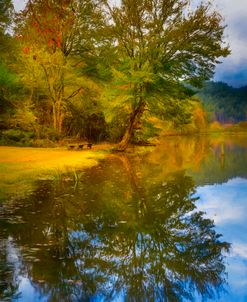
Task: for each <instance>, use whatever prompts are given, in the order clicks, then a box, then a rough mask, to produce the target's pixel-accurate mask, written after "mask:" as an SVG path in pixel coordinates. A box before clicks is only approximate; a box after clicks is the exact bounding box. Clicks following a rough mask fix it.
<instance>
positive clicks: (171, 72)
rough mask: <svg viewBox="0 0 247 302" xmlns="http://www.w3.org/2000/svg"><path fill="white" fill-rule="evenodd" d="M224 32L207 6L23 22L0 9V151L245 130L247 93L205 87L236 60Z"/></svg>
mask: <svg viewBox="0 0 247 302" xmlns="http://www.w3.org/2000/svg"><path fill="white" fill-rule="evenodd" d="M224 28H225V24H224V22H223V18H222V16H221V15H220V14H219V13H218V12H216V11H214V10H213V9H212V7H211V4H210V3H202V4H199V5H198V6H197V7H195V8H191V7H190V6H189V1H187V0H179V1H175V0H169V1H162V0H149V1H140V0H135V1H130V0H123V1H122V2H121V3H119V4H118V5H115V6H114V5H113V4H112V2H111V1H107V0H85V1H77V0H61V1H57V0H29V1H27V3H26V7H25V8H24V10H22V11H19V12H15V11H14V7H13V3H12V1H11V0H0V45H1V48H0V102H1V106H0V144H1V145H13V144H15V145H20V146H22V145H23V146H37V147H46V146H54V145H55V144H57V143H58V142H61V141H64V140H66V139H71V140H72V139H74V140H77V141H87V142H101V141H108V142H112V143H117V144H118V149H119V150H125V149H126V147H127V146H128V144H129V143H130V142H131V143H139V144H141V143H143V142H144V143H145V142H148V141H150V139H152V138H153V137H156V136H157V135H159V134H160V133H174V131H175V132H179V133H182V132H183V131H185V132H186V131H187V132H198V131H205V129H207V127H208V123H210V122H211V121H218V122H221V123H225V122H231V123H235V122H239V121H244V120H245V119H246V88H243V89H234V88H231V87H229V86H227V85H226V84H223V83H218V84H217V83H213V82H208V80H210V79H211V78H212V76H213V73H214V69H215V66H216V65H217V64H218V63H219V62H220V59H221V58H222V57H226V56H227V55H229V54H230V49H229V46H228V45H227V44H226V43H225V42H224ZM203 86H204V88H203V89H202V90H201V88H202V87H203ZM201 100H202V101H201ZM226 104H227V105H226ZM243 108H244V112H243Z"/></svg>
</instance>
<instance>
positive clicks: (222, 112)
mask: <svg viewBox="0 0 247 302" xmlns="http://www.w3.org/2000/svg"><path fill="white" fill-rule="evenodd" d="M197 96H199V98H200V99H201V101H202V103H203V105H204V107H205V110H206V111H207V112H208V113H209V117H210V119H211V121H219V122H221V123H236V122H240V121H245V120H247V86H244V87H241V88H233V87H231V86H229V85H227V84H226V83H222V82H206V83H205V85H204V88H203V89H202V90H200V91H199V92H198V93H197Z"/></svg>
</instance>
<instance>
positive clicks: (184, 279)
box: [0, 157, 229, 302]
mask: <svg viewBox="0 0 247 302" xmlns="http://www.w3.org/2000/svg"><path fill="white" fill-rule="evenodd" d="M137 174H138V173H136V171H135V170H134V167H133V165H131V164H130V162H129V159H128V158H126V157H117V158H113V159H109V160H106V161H105V162H102V164H101V165H99V166H98V167H96V168H93V169H91V170H89V171H88V172H87V173H86V174H85V176H84V177H83V179H82V180H81V182H80V183H79V184H78V185H77V187H76V188H75V187H74V186H73V185H72V183H71V182H70V181H61V182H57V183H53V182H51V181H47V182H39V183H37V184H36V189H35V191H34V192H33V193H32V194H31V195H30V196H29V197H28V198H27V199H25V200H22V201H19V203H22V205H26V206H25V207H22V206H20V205H18V206H16V207H14V206H13V205H12V210H11V211H10V210H9V208H8V205H7V204H6V210H5V212H6V214H5V216H4V219H1V220H0V221H1V222H0V223H1V226H2V225H3V221H5V222H4V224H5V229H6V230H7V231H6V234H5V235H4V236H3V237H4V238H3V239H2V242H3V240H5V241H6V240H7V241H8V240H9V238H13V241H14V244H15V246H16V247H18V249H19V253H20V255H21V256H20V257H19V258H18V259H19V260H18V261H19V264H18V272H17V269H16V266H12V276H10V275H8V280H10V281H9V283H11V280H12V281H14V283H13V282H12V287H13V288H15V287H16V274H17V273H18V275H19V276H27V277H28V278H29V280H30V282H31V283H32V285H33V287H34V288H35V289H36V290H37V291H39V293H40V296H41V297H42V296H43V297H46V300H47V301H89V299H97V301H101V300H104V301H113V300H114V299H115V298H116V297H119V296H121V297H122V298H123V300H126V301H138V302H139V301H184V300H186V299H187V300H189V301H191V300H193V297H194V295H195V293H196V294H199V295H201V296H202V297H203V298H212V297H213V296H214V295H215V294H218V293H219V292H220V290H221V289H222V288H223V285H224V282H225V266H224V261H223V260H224V257H223V252H224V251H228V249H229V244H228V243H226V242H222V241H221V240H220V235H219V234H217V233H216V232H215V230H214V225H213V222H212V221H211V220H208V219H205V218H204V217H203V213H201V212H198V211H196V205H195V203H196V201H197V198H196V197H195V196H194V193H195V186H194V182H193V179H192V178H191V177H189V176H186V175H185V173H184V172H177V173H173V174H170V175H168V176H167V177H166V179H164V180H163V181H162V182H159V183H158V182H152V180H150V179H149V180H147V179H145V180H144V179H142V178H141V177H140V176H138V175H137ZM17 204H18V203H17ZM5 212H4V211H3V213H5ZM10 217H11V218H10ZM15 217H19V218H18V219H20V217H21V222H22V223H17V224H12V223H10V221H8V219H12V220H13V219H14V218H15ZM0 256H1V257H2V258H3V257H6V254H4V252H1V254H0ZM3 263H4V261H1V262H0V265H1V267H0V271H1V274H3V273H4V270H5V269H6V267H4V264H3ZM5 263H6V265H9V264H8V263H7V261H5ZM10 272H11V269H9V268H8V274H10ZM1 291H2V294H0V299H4V295H5V298H6V291H5V294H3V288H1ZM17 292H18V290H17ZM6 301H7V300H6ZM18 301H22V300H21V299H20V300H18Z"/></svg>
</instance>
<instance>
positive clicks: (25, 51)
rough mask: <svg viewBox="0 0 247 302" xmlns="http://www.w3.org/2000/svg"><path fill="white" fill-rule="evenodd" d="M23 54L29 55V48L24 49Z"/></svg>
mask: <svg viewBox="0 0 247 302" xmlns="http://www.w3.org/2000/svg"><path fill="white" fill-rule="evenodd" d="M23 52H24V54H25V55H28V54H29V53H30V48H29V47H24V48H23Z"/></svg>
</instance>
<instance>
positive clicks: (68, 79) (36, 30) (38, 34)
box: [17, 0, 100, 133]
mask: <svg viewBox="0 0 247 302" xmlns="http://www.w3.org/2000/svg"><path fill="white" fill-rule="evenodd" d="M99 18H100V14H99V12H98V11H97V8H96V6H95V4H94V2H93V1H91V0H85V1H77V0H62V1H61V0H60V1H58V0H29V1H28V2H27V5H26V7H25V9H24V10H23V11H22V12H21V13H20V14H19V15H18V18H17V25H18V28H17V37H19V40H20V43H21V45H22V49H23V53H22V59H23V62H24V61H25V63H26V64H25V65H26V66H27V67H28V69H27V71H28V73H29V76H30V77H31V81H30V84H31V86H35V83H37V81H40V77H42V78H43V81H44V83H45V85H43V86H44V87H46V94H47V96H48V98H49V100H50V105H51V108H52V120H53V128H54V129H55V131H57V132H58V133H61V131H62V124H63V119H64V116H65V113H66V104H67V103H69V102H70V101H71V100H72V99H73V98H74V97H75V96H76V95H78V94H79V93H82V92H83V91H84V90H85V87H84V86H85V82H84V79H83V73H82V72H81V71H82V67H83V66H84V65H85V63H84V61H83V54H85V53H87V54H88V53H90V52H91V51H92V49H93V44H94V33H95V32H96V31H97V25H96V24H100V20H99ZM96 20H97V22H96ZM37 77H38V78H39V79H37ZM31 82H32V83H31ZM86 86H87V84H86ZM31 88H33V87H31ZM31 90H32V89H31Z"/></svg>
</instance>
